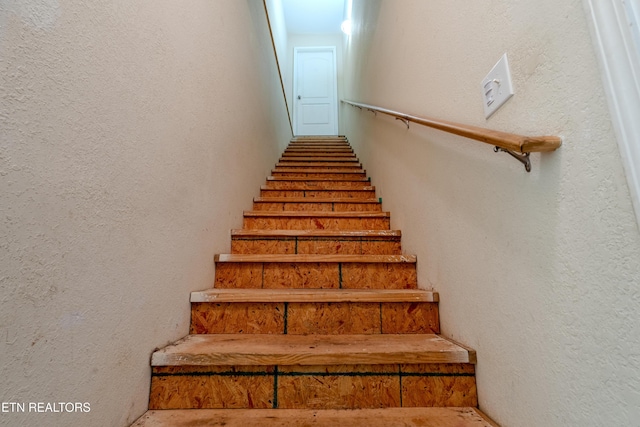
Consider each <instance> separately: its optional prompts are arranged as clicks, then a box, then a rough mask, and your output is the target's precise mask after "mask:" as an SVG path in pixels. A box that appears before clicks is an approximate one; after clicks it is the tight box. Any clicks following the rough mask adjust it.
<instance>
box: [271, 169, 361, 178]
mask: <svg viewBox="0 0 640 427" xmlns="http://www.w3.org/2000/svg"><path fill="white" fill-rule="evenodd" d="M271 175H272V176H274V177H297V178H366V177H367V175H366V171H365V170H362V169H360V170H353V169H333V170H332V169H295V168H275V169H274V170H272V171H271Z"/></svg>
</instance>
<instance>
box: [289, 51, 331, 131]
mask: <svg viewBox="0 0 640 427" xmlns="http://www.w3.org/2000/svg"><path fill="white" fill-rule="evenodd" d="M322 51H331V54H332V55H333V95H334V100H335V102H334V105H333V108H332V109H331V114H332V115H333V135H338V62H337V55H336V46H298V47H294V48H293V91H292V92H291V94H292V98H293V99H292V101H293V105H294V107H293V134H294V135H295V136H298V135H299V133H298V114H299V113H298V98H297V96H298V94H297V93H296V88H297V87H298V53H299V52H322Z"/></svg>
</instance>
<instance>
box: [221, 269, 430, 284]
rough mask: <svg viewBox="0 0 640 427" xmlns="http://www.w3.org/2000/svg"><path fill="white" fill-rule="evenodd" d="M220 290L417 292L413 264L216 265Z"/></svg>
mask: <svg viewBox="0 0 640 427" xmlns="http://www.w3.org/2000/svg"><path fill="white" fill-rule="evenodd" d="M215 275H216V277H215V286H214V287H216V288H221V289H234V288H241V289H259V288H266V289H286V288H294V289H301V288H306V289H338V288H344V289H417V287H418V286H417V276H416V265H415V263H369V264H365V263H335V262H328V263H271V262H257V263H248V262H247V263H244V262H217V263H216V273H215Z"/></svg>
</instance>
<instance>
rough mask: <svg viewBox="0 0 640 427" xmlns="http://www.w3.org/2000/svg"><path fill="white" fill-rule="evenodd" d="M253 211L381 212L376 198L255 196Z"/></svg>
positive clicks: (380, 205) (380, 204) (380, 206)
mask: <svg viewBox="0 0 640 427" xmlns="http://www.w3.org/2000/svg"><path fill="white" fill-rule="evenodd" d="M253 210H254V211H325V212H366V211H368V212H382V203H381V202H380V201H379V200H377V199H342V200H341V199H319V198H311V197H288V198H287V197H271V198H266V197H257V198H255V199H253Z"/></svg>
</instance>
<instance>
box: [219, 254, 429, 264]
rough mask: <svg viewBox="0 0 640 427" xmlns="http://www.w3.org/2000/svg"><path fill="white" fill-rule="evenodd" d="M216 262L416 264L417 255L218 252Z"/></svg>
mask: <svg viewBox="0 0 640 427" xmlns="http://www.w3.org/2000/svg"><path fill="white" fill-rule="evenodd" d="M214 260H215V262H271V263H274V262H280V263H296V262H305V263H309V262H315V263H331V262H340V263H360V264H374V263H382V264H396V263H404V264H415V263H416V262H417V258H416V256H415V255H309V254H295V255H293V254H217V255H216V256H215V257H214Z"/></svg>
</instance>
